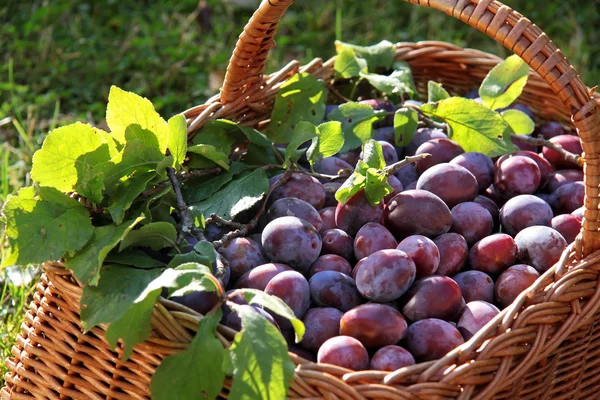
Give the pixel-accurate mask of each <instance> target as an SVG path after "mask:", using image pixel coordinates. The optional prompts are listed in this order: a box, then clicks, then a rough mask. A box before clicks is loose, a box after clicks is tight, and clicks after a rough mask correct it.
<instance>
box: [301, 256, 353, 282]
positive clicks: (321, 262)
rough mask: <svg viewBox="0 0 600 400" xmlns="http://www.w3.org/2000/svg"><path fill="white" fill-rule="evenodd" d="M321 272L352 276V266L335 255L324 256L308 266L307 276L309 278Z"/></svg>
mask: <svg viewBox="0 0 600 400" xmlns="http://www.w3.org/2000/svg"><path fill="white" fill-rule="evenodd" d="M321 271H338V272H341V273H343V274H346V275H348V276H351V275H352V266H351V265H350V263H349V262H348V261H346V259H345V258H343V257H340V256H338V255H337V254H325V255H322V256H320V257H319V258H317V260H316V261H315V262H314V263H313V264H312V265H311V266H310V270H309V271H308V276H309V277H311V276H313V275H314V274H316V273H317V272H321Z"/></svg>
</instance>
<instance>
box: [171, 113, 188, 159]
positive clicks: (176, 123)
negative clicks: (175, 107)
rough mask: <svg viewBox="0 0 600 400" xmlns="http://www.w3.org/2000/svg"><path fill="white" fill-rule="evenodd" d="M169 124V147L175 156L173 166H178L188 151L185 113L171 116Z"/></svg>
mask: <svg viewBox="0 0 600 400" xmlns="http://www.w3.org/2000/svg"><path fill="white" fill-rule="evenodd" d="M168 125H169V141H168V143H167V148H168V149H169V152H171V155H172V156H173V167H174V168H178V167H179V166H180V165H181V164H182V163H183V160H185V154H186V151H187V124H186V122H185V116H184V115H183V114H177V115H175V116H174V117H171V119H169V122H168Z"/></svg>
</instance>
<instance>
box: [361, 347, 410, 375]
mask: <svg viewBox="0 0 600 400" xmlns="http://www.w3.org/2000/svg"><path fill="white" fill-rule="evenodd" d="M414 364H415V358H414V357H413V356H412V354H410V352H409V351H408V350H406V349H405V348H403V347H400V346H395V345H389V346H384V347H382V348H381V349H379V350H377V351H376V352H375V354H373V357H372V358H371V366H370V367H369V368H370V369H372V370H375V371H395V370H397V369H400V368H403V367H408V366H410V365H414Z"/></svg>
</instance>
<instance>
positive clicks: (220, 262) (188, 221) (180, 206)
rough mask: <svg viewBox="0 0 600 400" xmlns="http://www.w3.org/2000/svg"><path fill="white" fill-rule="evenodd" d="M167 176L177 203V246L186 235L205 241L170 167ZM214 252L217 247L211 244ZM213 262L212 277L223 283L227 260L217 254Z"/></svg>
mask: <svg viewBox="0 0 600 400" xmlns="http://www.w3.org/2000/svg"><path fill="white" fill-rule="evenodd" d="M167 176H168V177H169V181H170V182H171V186H173V191H174V192H175V199H176V201H177V211H178V212H179V218H180V220H181V224H180V229H179V233H178V234H177V245H180V244H181V243H182V242H183V240H184V239H185V235H186V234H190V235H193V236H194V237H196V239H198V241H203V240H206V238H205V237H204V232H203V231H202V229H200V228H199V227H197V226H196V224H195V223H194V220H193V219H192V217H191V216H190V213H189V209H188V206H187V204H185V201H184V200H183V196H182V194H181V183H180V182H179V179H178V178H177V174H176V173H175V170H174V169H173V168H171V167H167ZM213 247H214V248H215V250H216V249H217V247H215V245H214V244H213ZM216 257H217V258H216V260H215V266H216V267H215V272H214V276H215V278H216V279H217V280H218V281H219V282H222V281H223V277H224V276H225V273H226V272H227V264H228V262H227V260H226V259H225V258H223V256H222V255H221V254H219V253H216Z"/></svg>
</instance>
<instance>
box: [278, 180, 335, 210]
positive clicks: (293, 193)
mask: <svg viewBox="0 0 600 400" xmlns="http://www.w3.org/2000/svg"><path fill="white" fill-rule="evenodd" d="M282 175H283V174H279V175H275V176H274V177H272V178H271V179H270V180H269V183H270V184H271V185H273V184H274V183H275V182H277V181H278V180H279V178H281V176H282ZM285 197H295V198H297V199H300V200H304V201H306V202H307V203H308V204H310V205H311V206H313V207H314V208H316V209H317V210H320V209H321V208H323V206H324V205H325V189H323V185H322V184H321V182H319V181H318V180H317V179H316V178H313V177H312V176H309V175H306V174H301V173H294V174H292V176H291V178H290V179H289V180H287V181H286V182H284V183H283V184H282V185H281V186H279V187H277V188H276V189H275V190H273V193H271V196H270V197H269V202H270V203H272V202H274V201H275V200H279V199H283V198H285Z"/></svg>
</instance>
